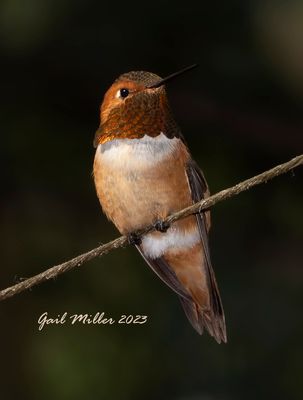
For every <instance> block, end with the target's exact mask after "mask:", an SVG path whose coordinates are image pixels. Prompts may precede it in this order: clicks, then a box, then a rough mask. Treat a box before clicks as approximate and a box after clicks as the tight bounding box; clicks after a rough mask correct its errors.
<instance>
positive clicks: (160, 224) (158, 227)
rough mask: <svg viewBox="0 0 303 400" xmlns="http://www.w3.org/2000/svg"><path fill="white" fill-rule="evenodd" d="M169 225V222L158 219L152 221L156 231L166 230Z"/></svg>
mask: <svg viewBox="0 0 303 400" xmlns="http://www.w3.org/2000/svg"><path fill="white" fill-rule="evenodd" d="M169 227H170V224H169V223H168V222H166V221H162V220H160V219H159V220H158V221H156V222H155V223H154V228H155V229H156V231H159V232H163V233H164V232H166V231H167V229H168V228H169Z"/></svg>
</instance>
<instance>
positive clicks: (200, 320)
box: [179, 296, 227, 344]
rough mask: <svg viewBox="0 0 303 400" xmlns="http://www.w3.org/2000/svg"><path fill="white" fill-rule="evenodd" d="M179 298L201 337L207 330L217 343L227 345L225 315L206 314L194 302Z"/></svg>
mask: <svg viewBox="0 0 303 400" xmlns="http://www.w3.org/2000/svg"><path fill="white" fill-rule="evenodd" d="M179 298H180V301H181V304H182V307H183V309H184V312H185V314H186V316H187V318H188V320H189V322H190V323H191V325H192V327H193V328H194V329H195V331H196V332H197V333H198V334H199V335H202V334H203V332H204V329H206V330H207V332H208V333H209V334H210V336H212V337H213V338H214V339H215V340H216V342H217V343H219V344H220V343H227V334H226V325H225V318H224V313H222V314H218V315H216V314H214V313H213V312H209V311H207V312H206V311H203V310H202V309H201V307H199V306H198V305H197V304H195V303H194V302H193V301H191V300H189V299H186V298H183V297H181V296H179Z"/></svg>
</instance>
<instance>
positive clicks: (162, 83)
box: [147, 64, 198, 89]
mask: <svg viewBox="0 0 303 400" xmlns="http://www.w3.org/2000/svg"><path fill="white" fill-rule="evenodd" d="M197 66H198V64H193V65H190V66H189V67H186V68H183V69H181V70H180V71H177V72H174V73H173V74H171V75H168V76H167V77H166V78H163V79H160V80H158V81H157V82H155V83H153V84H151V85H149V86H147V89H154V88H158V87H159V86H162V85H164V84H165V83H166V82H167V81H170V80H171V79H174V78H176V77H177V76H179V75H181V74H183V73H184V72H187V71H189V70H191V69H193V68H196V67H197Z"/></svg>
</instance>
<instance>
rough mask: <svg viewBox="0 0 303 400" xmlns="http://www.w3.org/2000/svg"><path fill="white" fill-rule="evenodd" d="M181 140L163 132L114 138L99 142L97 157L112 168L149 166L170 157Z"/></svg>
mask: <svg viewBox="0 0 303 400" xmlns="http://www.w3.org/2000/svg"><path fill="white" fill-rule="evenodd" d="M179 141H180V139H178V138H172V139H169V138H167V137H166V136H165V135H164V134H163V133H161V134H160V135H158V136H156V137H150V136H147V135H145V136H143V137H142V138H141V139H114V140H111V141H109V142H106V143H104V144H99V146H98V148H97V152H96V158H100V161H102V163H105V164H107V165H108V166H109V165H110V166H111V168H119V169H120V168H124V169H127V170H129V169H140V168H149V167H151V166H155V165H157V163H158V162H160V161H163V160H165V159H166V158H167V157H170V156H171V155H172V154H173V152H174V151H175V150H176V148H177V146H178V144H179Z"/></svg>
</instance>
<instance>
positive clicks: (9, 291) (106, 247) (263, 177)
mask: <svg viewBox="0 0 303 400" xmlns="http://www.w3.org/2000/svg"><path fill="white" fill-rule="evenodd" d="M302 164H303V154H301V155H299V156H297V157H295V158H292V159H291V160H289V161H288V162H285V163H284V164H280V165H277V166H276V167H274V168H272V169H270V170H268V171H265V172H263V173H262V174H259V175H256V176H254V177H252V178H250V179H247V180H245V181H242V182H240V183H238V184H237V185H235V186H232V187H230V188H228V189H225V190H221V191H220V192H218V193H216V194H214V195H212V196H210V197H208V198H207V199H204V200H201V201H200V202H198V203H195V204H193V205H192V206H190V207H187V208H184V209H183V210H181V211H178V212H176V213H174V214H172V215H170V216H169V217H168V218H167V219H166V220H165V221H164V222H168V223H169V224H172V223H174V222H175V221H177V220H179V219H181V218H184V217H186V216H188V215H190V214H195V213H197V212H200V211H203V210H206V209H208V208H210V207H212V206H214V205H215V204H217V203H219V202H220V201H223V200H226V199H228V198H230V197H233V196H236V195H237V194H239V193H241V192H244V191H246V190H249V189H250V188H252V187H253V186H256V185H259V184H261V183H266V182H267V181H269V180H270V179H273V178H275V177H276V176H279V175H282V174H284V173H286V172H288V171H290V170H292V169H294V168H296V167H298V166H300V165H302ZM152 230H154V227H153V226H152V225H150V226H148V227H146V228H144V229H142V230H141V231H139V232H137V234H138V235H139V236H142V235H145V234H147V233H148V232H151V231H152ZM127 244H128V239H127V237H126V236H121V237H119V238H117V239H115V240H112V241H111V242H108V243H106V244H103V245H101V246H98V247H96V248H94V249H92V250H90V251H88V252H86V253H84V254H81V255H79V256H77V257H75V258H73V259H71V260H69V261H66V262H64V263H62V264H59V265H56V266H54V267H51V268H48V269H47V270H45V271H43V272H41V273H40V274H37V275H35V276H32V277H31V278H28V279H25V280H23V281H22V282H19V283H17V284H15V285H13V286H10V287H8V288H6V289H3V290H1V291H0V301H2V300H5V299H8V298H9V297H12V296H15V295H16V294H19V293H21V292H24V291H25V290H27V289H30V288H32V287H34V286H36V285H39V284H40V283H42V282H45V281H48V280H49V279H54V278H56V277H57V276H59V275H61V274H63V273H65V272H67V271H70V270H71V269H74V268H76V267H80V266H81V265H83V264H84V263H86V262H88V261H90V260H92V259H93V258H96V257H100V256H102V255H104V254H106V253H108V252H109V251H111V250H114V249H117V248H118V247H122V246H126V245H127Z"/></svg>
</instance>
